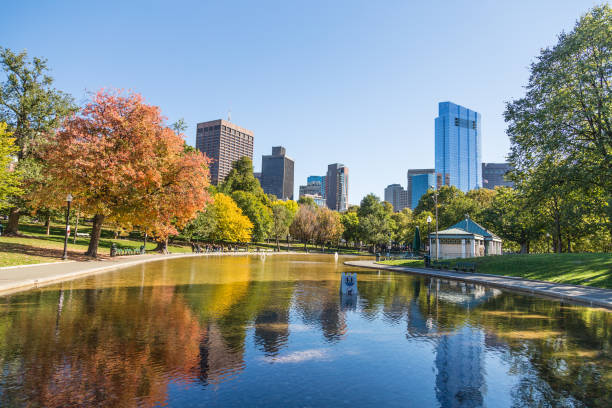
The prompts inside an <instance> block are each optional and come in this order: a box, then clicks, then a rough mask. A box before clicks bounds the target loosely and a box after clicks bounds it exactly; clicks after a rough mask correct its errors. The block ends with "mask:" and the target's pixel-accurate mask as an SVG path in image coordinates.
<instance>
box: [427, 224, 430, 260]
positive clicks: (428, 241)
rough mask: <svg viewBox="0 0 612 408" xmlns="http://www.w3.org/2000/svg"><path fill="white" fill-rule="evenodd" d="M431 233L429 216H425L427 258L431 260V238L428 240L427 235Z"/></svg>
mask: <svg viewBox="0 0 612 408" xmlns="http://www.w3.org/2000/svg"><path fill="white" fill-rule="evenodd" d="M430 233H431V215H428V216H427V244H428V246H429V248H428V249H429V257H430V258H431V238H429V234H430Z"/></svg>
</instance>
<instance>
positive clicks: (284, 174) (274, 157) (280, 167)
mask: <svg viewBox="0 0 612 408" xmlns="http://www.w3.org/2000/svg"><path fill="white" fill-rule="evenodd" d="M293 168H294V161H293V159H291V158H290V157H289V156H287V155H286V150H285V148H284V147H282V146H274V147H272V154H271V155H264V156H262V158H261V178H260V180H259V181H260V183H261V187H262V188H263V190H264V193H266V194H273V195H275V196H276V198H278V199H279V200H293Z"/></svg>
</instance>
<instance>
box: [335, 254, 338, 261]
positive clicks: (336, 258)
mask: <svg viewBox="0 0 612 408" xmlns="http://www.w3.org/2000/svg"><path fill="white" fill-rule="evenodd" d="M334 260H335V261H336V262H338V253H337V252H334Z"/></svg>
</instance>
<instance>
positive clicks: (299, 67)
mask: <svg viewBox="0 0 612 408" xmlns="http://www.w3.org/2000/svg"><path fill="white" fill-rule="evenodd" d="M598 3H600V2H596V1H590V0H537V1H534V0H530V1H497V0H491V1H467V0H466V1H451V0H448V1H442V0H432V1H408V0H405V1H355V0H353V1H336V0H334V1H329V0H327V1H314V0H311V1H287V0H279V1H265V0H258V1H229V0H226V1H218V2H205V1H154V0H146V1H133V0H130V1H110V0H104V1H82V0H79V1H61V0H57V1H49V0H38V1H36V0H21V1H17V0H14V1H11V0H9V1H5V2H3V4H2V7H1V10H2V23H1V24H0V46H3V47H8V48H11V49H13V50H15V51H20V50H23V49H26V50H27V51H28V52H29V53H30V55H35V56H41V57H45V58H47V59H48V61H49V66H50V67H51V68H52V75H53V76H54V77H55V79H56V86H57V87H58V88H59V89H61V90H63V91H66V92H69V93H71V94H72V95H74V97H75V99H76V100H77V101H79V102H84V101H85V100H86V98H87V97H88V92H92V91H96V90H98V89H100V88H102V87H115V88H124V89H131V90H133V91H136V92H139V93H141V94H142V95H143V96H144V97H145V99H146V101H147V102H148V103H151V104H155V105H159V106H160V107H161V109H162V112H163V113H164V115H166V116H167V117H168V120H169V122H173V121H175V120H177V119H179V118H181V117H182V118H185V120H186V122H187V124H188V125H189V128H188V130H187V131H186V136H187V141H188V143H190V144H195V125H196V123H198V122H202V121H206V120H212V119H219V118H226V117H227V112H228V110H229V109H231V112H232V122H234V123H236V124H237V125H239V126H242V127H245V128H248V129H250V130H252V131H253V132H254V133H255V152H254V154H255V157H254V163H255V169H256V171H259V169H260V168H261V155H262V154H270V151H271V148H272V146H276V145H283V146H285V147H286V148H287V154H288V155H289V156H290V157H292V158H293V159H295V189H296V195H297V189H298V186H299V185H300V184H305V181H306V177H307V176H308V175H313V174H323V173H324V172H325V171H326V169H327V164H330V163H335V162H340V163H344V164H345V165H346V166H348V167H349V171H350V182H349V201H350V202H351V203H359V201H360V200H361V198H362V197H363V196H364V195H366V194H368V193H370V192H374V193H375V194H377V195H378V196H382V195H383V190H384V188H385V186H387V185H388V184H392V183H400V184H402V185H403V186H404V187H405V186H406V171H407V170H408V169H409V168H427V167H433V166H434V118H435V117H436V116H437V109H438V102H440V101H447V100H450V101H453V102H455V103H458V104H461V105H463V106H465V107H468V108H470V109H473V110H476V111H478V112H480V113H481V114H482V134H483V136H482V143H483V149H482V159H483V161H485V162H498V161H504V159H505V156H506V154H507V152H508V149H509V141H508V138H507V136H506V134H505V128H506V126H505V123H504V120H503V116H502V113H503V110H504V103H505V102H507V101H509V100H511V99H513V98H517V97H520V96H521V95H523V93H524V89H523V87H524V86H525V84H526V83H527V79H528V67H529V64H530V63H531V62H532V61H533V60H534V58H535V57H536V56H537V55H538V53H539V50H540V49H541V48H543V47H546V46H550V45H553V44H555V43H556V39H557V35H558V34H559V33H560V32H561V31H563V30H566V31H569V30H571V29H572V27H573V25H574V23H575V21H576V19H578V18H579V17H580V16H581V15H582V14H584V13H585V12H586V11H587V10H588V9H589V8H590V7H592V6H593V5H595V4H598Z"/></svg>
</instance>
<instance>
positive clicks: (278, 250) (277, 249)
mask: <svg viewBox="0 0 612 408" xmlns="http://www.w3.org/2000/svg"><path fill="white" fill-rule="evenodd" d="M276 252H280V246H279V244H278V237H276Z"/></svg>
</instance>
